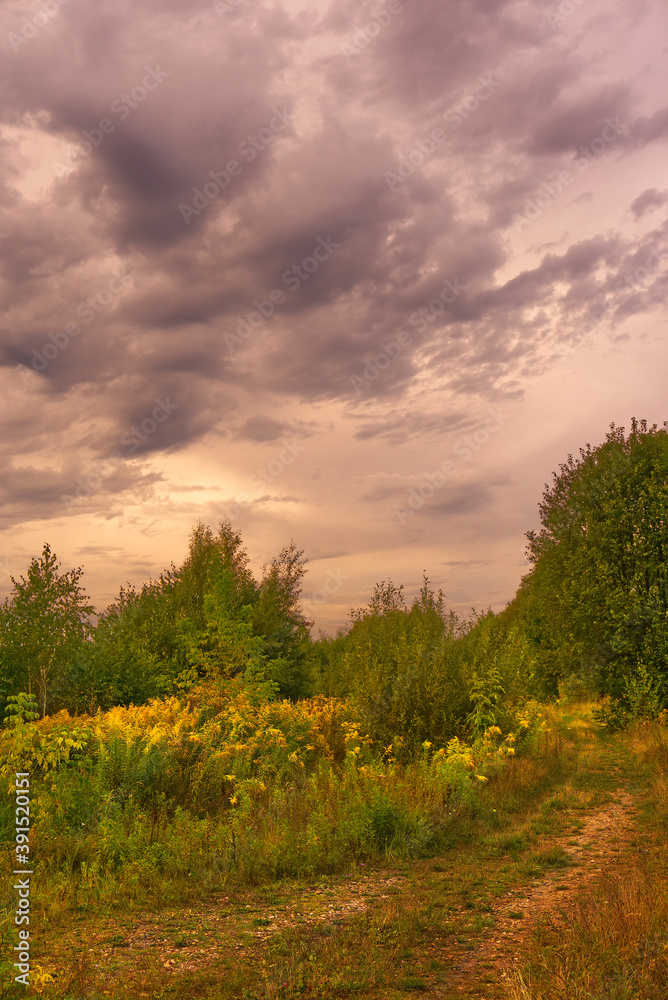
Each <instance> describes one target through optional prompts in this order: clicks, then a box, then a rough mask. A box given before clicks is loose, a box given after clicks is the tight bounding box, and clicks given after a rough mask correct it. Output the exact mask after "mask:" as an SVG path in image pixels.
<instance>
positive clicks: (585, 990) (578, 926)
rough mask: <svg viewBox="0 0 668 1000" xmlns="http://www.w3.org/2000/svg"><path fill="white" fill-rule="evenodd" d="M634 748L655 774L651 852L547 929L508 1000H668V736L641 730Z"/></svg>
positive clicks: (661, 729) (651, 728) (660, 729)
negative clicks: (667, 839) (667, 841)
mask: <svg viewBox="0 0 668 1000" xmlns="http://www.w3.org/2000/svg"><path fill="white" fill-rule="evenodd" d="M630 743H631V746H632V747H633V748H634V749H635V751H636V752H637V754H638V756H639V757H640V760H641V761H642V762H644V763H645V764H646V765H647V766H648V767H649V768H651V784H650V791H649V795H648V799H647V803H646V810H647V815H648V819H649V821H650V827H649V831H650V832H649V836H648V838H647V840H646V842H645V845H644V847H642V848H640V850H639V851H638V853H637V855H636V856H634V857H633V858H628V859H627V860H626V861H625V862H624V864H623V867H622V868H620V869H618V870H616V871H606V872H605V875H604V877H603V878H602V879H600V880H599V881H598V882H597V883H593V884H591V885H590V886H589V887H588V888H587V889H585V890H584V891H583V892H582V893H581V894H580V895H579V896H578V898H577V899H576V900H575V902H574V904H573V906H572V908H570V909H569V910H568V912H567V913H565V914H561V915H557V916H556V917H553V918H550V919H549V920H547V921H546V922H544V923H543V925H542V926H541V927H540V928H539V930H538V932H537V938H536V942H535V945H534V949H533V952H532V958H531V961H530V963H529V964H528V966H526V967H525V968H524V969H522V970H519V969H517V970H515V972H514V974H513V976H512V982H511V983H510V985H509V987H508V993H507V996H508V998H509V1000H664V998H665V997H666V996H667V995H668V845H667V843H666V833H667V832H668V731H667V730H666V728H665V726H662V725H658V724H655V725H644V726H640V727H638V728H637V729H636V730H635V732H634V733H633V734H632V735H631V738H630Z"/></svg>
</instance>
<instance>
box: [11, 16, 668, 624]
mask: <svg viewBox="0 0 668 1000" xmlns="http://www.w3.org/2000/svg"><path fill="white" fill-rule="evenodd" d="M667 28H668V9H667V8H666V6H665V4H664V3H663V2H662V0H579V2H578V0H562V2H559V3H557V2H553V0H551V2H549V3H548V2H545V0H531V2H512V0H467V2H462V0H389V2H381V3H378V2H375V0H374V2H365V0H354V2H353V0H334V2H331V3H330V2H326V0H308V2H307V0H283V2H280V0H278V2H272V0H216V2H208V0H207V2H200V0H132V2H130V0H39V2H37V3H32V2H29V3H24V2H21V0H17V2H12V0H5V2H4V3H3V6H2V10H1V11H0V47H1V48H2V59H1V60H0V82H1V92H2V94H3V97H4V100H3V102H2V107H1V110H0V258H1V265H2V267H1V272H0V294H1V296H2V320H1V323H0V330H1V334H0V424H1V427H2V433H1V435H0V447H1V448H2V477H1V481H0V494H1V502H0V598H3V597H4V596H6V595H8V594H9V593H10V592H11V589H12V584H11V579H10V577H11V576H14V577H18V576H20V575H21V574H24V573H25V572H26V570H27V567H28V564H29V562H30V559H31V558H32V557H33V556H37V555H39V554H40V552H41V550H42V547H43V545H44V543H45V542H47V541H48V542H49V544H50V545H51V548H52V550H54V551H55V552H56V554H57V556H58V558H59V560H60V562H61V566H62V569H63V570H67V569H71V568H73V567H74V566H83V568H84V571H85V572H84V577H83V583H84V585H85V586H86V589H87V592H88V594H89V595H90V597H91V598H92V600H93V603H94V604H95V606H96V607H97V609H98V610H102V609H103V608H104V607H105V605H106V604H108V603H109V602H110V601H112V600H113V599H114V597H115V596H116V595H117V593H118V590H119V587H120V586H121V585H125V584H126V583H132V584H135V585H141V583H142V582H143V581H145V580H148V579H150V578H156V577H157V576H159V574H160V572H161V571H162V570H164V569H165V568H167V567H169V565H170V564H171V563H172V562H174V563H176V564H177V565H179V564H180V563H181V562H182V560H183V558H184V557H185V554H186V552H187V546H188V536H189V533H190V531H191V530H192V528H193V526H194V525H195V524H196V523H197V522H198V521H204V522H205V523H207V524H210V525H211V526H212V527H213V528H216V527H217V525H218V524H219V523H220V521H221V520H223V519H228V520H229V521H230V522H231V523H232V525H233V527H234V528H235V530H238V531H239V532H240V533H241V535H242V538H243V542H244V545H245V547H246V549H247V550H248V553H249V556H250V558H251V563H252V566H253V568H254V569H255V571H256V573H257V574H258V575H259V574H260V573H261V571H262V566H263V565H265V564H267V563H269V562H270V560H271V559H272V557H273V556H275V555H277V554H278V552H279V551H280V550H281V549H282V548H283V547H284V546H285V545H288V544H289V543H290V542H291V540H294V542H295V544H296V545H297V547H298V548H300V549H303V550H304V555H305V557H306V558H307V559H308V574H307V576H306V577H305V580H304V587H303V595H302V596H303V604H304V609H305V611H306V614H307V617H308V618H309V619H310V620H311V621H312V622H313V623H314V626H313V628H314V631H316V630H317V629H324V630H325V631H327V632H329V633H330V634H333V633H334V632H335V630H336V629H337V628H338V627H339V626H340V625H341V624H343V623H344V622H345V621H346V620H347V618H348V611H349V609H350V608H351V607H357V606H359V605H363V604H366V603H367V602H368V600H369V598H370V596H371V593H372V591H373V587H374V584H375V583H377V582H380V581H383V580H389V579H391V580H392V581H393V582H394V583H395V584H397V585H398V584H403V585H404V587H405V592H406V594H407V595H408V597H409V598H410V597H412V595H414V594H415V593H416V592H417V590H418V589H419V586H420V582H421V579H422V574H423V572H426V574H427V575H428V577H429V579H430V581H431V583H432V586H433V587H434V589H438V588H442V589H443V591H444V592H445V594H446V602H447V604H448V605H449V606H450V607H452V608H454V609H455V610H457V611H459V612H462V613H466V612H467V610H468V609H469V608H470V607H471V606H475V607H476V608H479V609H480V608H487V607H491V608H492V609H493V610H495V611H498V610H500V609H502V608H503V607H504V606H505V605H506V604H507V602H508V601H510V600H511V599H512V598H513V596H514V594H515V591H516V589H517V587H518V585H519V583H520V580H521V578H522V576H523V575H524V574H525V573H526V572H527V571H528V568H529V567H528V563H527V560H526V557H525V544H526V539H525V537H524V535H525V532H526V531H527V530H529V529H534V528H537V527H538V503H539V501H540V499H541V495H542V491H543V489H544V487H545V484H547V483H549V482H551V477H552V473H553V472H554V471H556V470H558V468H559V465H560V463H562V462H565V461H566V459H567V456H568V454H569V453H573V454H575V455H577V454H578V449H579V448H580V447H583V446H584V445H585V444H586V443H588V442H589V443H591V444H592V445H596V444H599V443H601V442H602V441H603V440H604V438H605V434H606V432H607V430H608V428H609V425H610V424H611V423H612V422H614V423H615V424H617V425H622V426H626V427H629V425H630V422H631V418H632V417H633V416H635V417H638V418H646V419H647V420H648V421H649V422H650V423H653V422H656V423H658V424H659V425H660V424H662V423H663V421H664V420H665V419H667V418H668V407H667V406H666V404H665V399H666V371H667V370H668V338H667V337H666V333H667V332H668V331H667V328H666V298H667V296H666V290H667V279H666V275H667V271H668V267H667V263H668V219H667V209H668V170H667V168H668V148H667V144H666V139H667V138H668V103H667V98H666V94H667V93H668V87H667V86H666V84H667V83H668V73H667V69H668V66H667V62H668V30H667Z"/></svg>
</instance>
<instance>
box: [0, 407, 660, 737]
mask: <svg viewBox="0 0 668 1000" xmlns="http://www.w3.org/2000/svg"><path fill="white" fill-rule="evenodd" d="M667 428H668V422H667V423H665V424H664V425H663V427H661V428H659V427H657V426H656V425H652V426H651V427H649V426H648V425H647V422H646V421H637V420H635V419H634V420H633V421H632V426H631V430H630V432H629V433H628V434H626V433H625V431H624V428H622V427H615V425H614V424H613V425H611V428H610V431H609V433H608V434H607V435H606V439H605V441H604V442H603V443H602V444H601V445H599V446H597V447H595V448H592V447H591V445H589V444H587V446H586V448H584V449H581V450H580V455H579V457H578V458H573V456H572V455H569V456H568V459H567V461H566V462H565V463H564V464H562V465H561V466H560V469H559V471H558V472H555V473H554V475H553V483H552V485H551V486H546V488H545V492H544V494H543V497H542V500H541V502H540V504H539V514H540V522H541V527H540V530H538V531H528V532H527V543H528V546H527V555H528V558H529V562H530V568H529V571H528V572H527V574H526V575H525V576H524V578H523V579H522V581H521V584H520V586H519V588H518V591H517V594H516V596H515V598H514V599H513V600H512V601H511V602H510V604H509V605H508V606H507V607H506V608H505V609H504V610H503V611H502V612H501V613H499V614H492V613H491V612H486V613H475V612H472V614H471V615H470V616H469V617H468V618H465V619H464V618H461V617H459V616H458V615H456V614H455V613H454V612H453V611H451V610H448V608H447V606H446V603H445V596H444V595H443V594H442V592H440V591H439V592H438V593H434V591H433V590H432V589H431V587H430V584H429V580H428V578H427V576H426V575H425V576H424V578H423V585H422V588H421V590H420V593H419V594H418V595H417V596H416V597H415V598H414V600H413V601H412V603H411V604H410V606H408V605H407V604H406V601H405V598H404V594H403V587H402V586H399V587H397V586H395V585H394V584H393V583H392V582H391V581H387V582H386V581H383V582H382V583H380V584H377V585H376V588H375V590H374V593H373V595H372V597H371V600H370V602H369V604H368V605H367V606H366V607H363V608H357V609H352V610H351V612H350V618H349V622H348V623H347V625H346V626H345V627H343V628H342V629H341V630H340V631H339V634H338V635H337V636H336V637H334V638H332V637H328V636H324V635H321V636H320V638H318V639H314V638H312V637H311V635H310V633H309V623H308V622H307V621H306V619H305V617H304V614H303V611H302V609H301V607H300V593H301V581H302V579H303V576H304V573H305V571H306V560H305V558H304V554H303V552H302V551H301V550H299V549H298V548H297V547H296V545H295V544H294V542H292V543H291V544H290V545H289V546H286V547H285V548H284V549H283V550H282V551H281V552H280V553H279V554H278V556H276V557H275V558H274V559H273V560H272V561H271V563H270V565H269V566H267V567H265V569H264V571H263V574H262V576H261V578H260V579H259V580H256V579H255V577H254V575H253V573H252V572H251V570H250V566H249V559H248V555H247V553H246V551H245V549H244V548H243V544H242V539H241V536H240V534H239V533H238V532H236V531H234V529H233V528H232V526H231V525H230V523H229V522H223V523H222V524H221V525H220V526H219V528H218V530H217V531H216V532H214V530H213V529H212V528H210V527H208V526H206V525H204V524H201V523H200V524H198V525H197V526H196V527H195V528H194V529H193V531H192V533H191V537H190V545H189V551H188V555H187V557H186V559H185V561H184V563H183V565H182V566H180V567H178V568H177V567H176V566H174V565H173V564H172V566H171V567H170V569H169V570H166V571H165V572H164V573H163V574H161V575H160V578H159V579H158V580H154V581H151V582H149V583H145V584H144V585H143V586H142V587H141V588H134V587H126V588H121V589H120V591H119V595H118V597H117V598H116V600H115V601H114V602H112V603H111V604H110V605H109V607H107V608H106V609H105V610H104V611H103V612H102V614H100V615H99V617H98V618H97V620H95V617H94V609H93V607H92V605H91V604H90V603H89V601H88V598H87V596H86V593H85V591H84V589H83V586H82V584H81V577H82V573H83V570H82V568H81V567H79V568H77V569H74V570H70V571H69V572H62V571H61V569H60V566H59V564H58V561H57V559H56V556H55V555H54V553H53V552H52V551H51V548H50V546H49V545H48V544H45V546H44V549H43V552H42V554H41V556H40V557H39V558H34V559H33V560H32V561H31V564H30V566H29V568H28V571H27V576H25V577H24V576H22V577H20V578H19V579H14V578H12V583H13V592H12V594H11V595H10V596H9V597H8V598H7V599H6V600H5V602H4V604H3V605H2V606H1V607H0V709H4V708H5V707H6V706H7V704H8V702H9V699H14V703H16V697H17V696H18V695H19V694H21V693H29V694H33V695H34V696H35V697H36V699H37V702H38V705H39V710H40V714H42V715H46V714H50V713H53V712H57V711H59V710H61V709H63V708H65V709H68V710H69V711H70V712H73V713H83V712H92V711H95V710H96V709H97V708H103V709H104V708H108V707H111V706H113V705H129V704H131V703H134V704H136V705H138V704H143V703H145V702H147V701H148V700H149V699H151V698H156V697H163V696H167V695H172V694H175V693H177V694H178V693H183V694H187V692H188V690H189V689H191V688H192V687H193V686H194V685H197V684H200V683H201V682H202V681H203V680H208V681H211V682H212V683H215V684H224V683H225V681H226V680H227V679H230V678H238V677H240V676H241V677H242V678H243V680H244V682H245V683H247V684H248V685H249V686H253V688H254V690H256V691H257V692H259V693H260V694H261V696H262V697H264V698H268V699H275V698H288V699H291V700H293V701H296V700H298V699H300V698H304V697H310V696H313V695H315V694H326V695H336V696H341V697H345V698H347V699H350V700H352V701H354V702H355V703H356V704H357V706H358V708H359V709H360V710H361V711H363V712H364V717H365V718H367V719H369V720H370V724H371V725H372V727H375V731H376V732H377V735H378V736H379V737H381V736H382V737H383V738H384V739H387V740H388V741H390V740H392V739H393V738H394V737H396V735H397V734H401V739H405V740H406V745H407V746H408V744H410V743H411V742H412V743H415V742H416V741H418V740H423V739H433V738H434V737H437V738H438V739H440V740H447V739H448V738H451V737H452V736H456V735H458V734H460V733H470V732H471V731H472V730H476V729H478V730H483V729H484V728H485V726H489V725H493V724H494V725H496V724H503V720H504V716H506V715H508V713H509V712H511V711H513V710H514V707H515V708H516V706H517V705H518V704H520V703H521V702H522V701H526V699H527V698H537V699H546V698H554V697H558V696H559V695H560V694H565V693H569V692H570V693H575V694H577V693H578V692H579V693H584V694H587V695H589V696H594V697H604V696H607V698H606V701H605V704H604V707H602V709H601V718H602V719H603V720H604V721H606V722H608V723H610V724H619V725H621V724H624V723H625V722H626V721H628V720H629V719H632V718H637V717H643V716H652V715H654V716H656V715H657V714H659V713H660V712H661V711H662V709H664V708H666V707H667V706H668V431H667Z"/></svg>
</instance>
